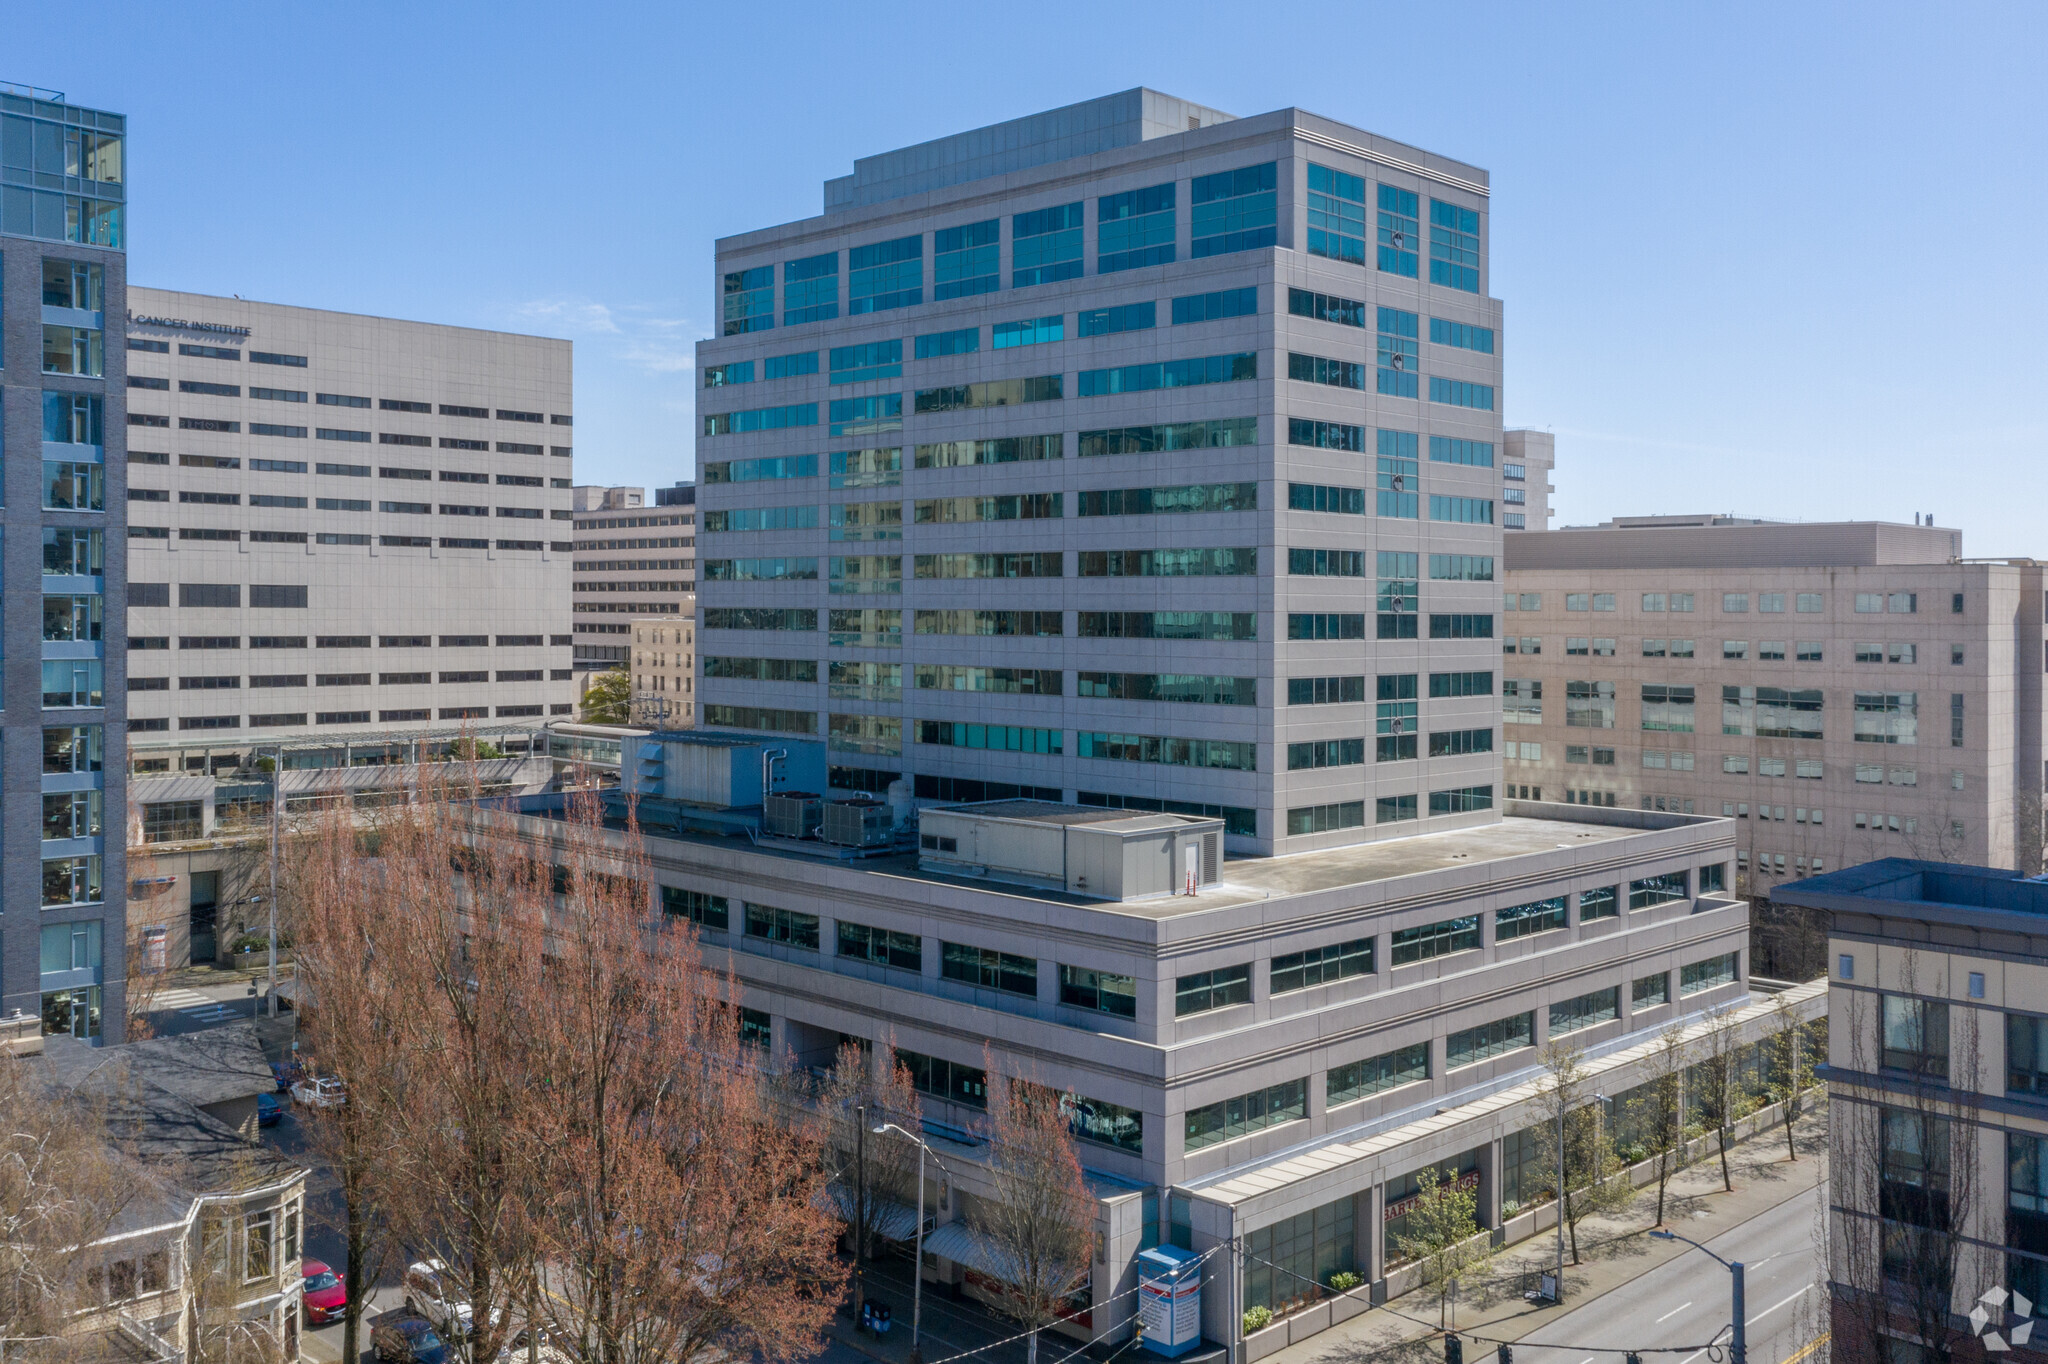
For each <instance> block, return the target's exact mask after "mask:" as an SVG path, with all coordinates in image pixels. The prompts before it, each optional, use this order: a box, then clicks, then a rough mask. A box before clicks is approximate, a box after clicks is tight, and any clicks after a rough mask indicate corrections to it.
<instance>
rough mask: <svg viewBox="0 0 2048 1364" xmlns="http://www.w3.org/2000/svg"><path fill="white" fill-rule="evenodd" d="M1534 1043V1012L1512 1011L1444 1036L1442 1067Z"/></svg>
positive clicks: (1433, 798) (1433, 795)
mask: <svg viewBox="0 0 2048 1364" xmlns="http://www.w3.org/2000/svg"><path fill="white" fill-rule="evenodd" d="M1439 794H1449V793H1445V792H1432V793H1431V794H1430V802H1431V805H1432V807H1434V804H1435V801H1436V797H1437V796H1438V795H1439ZM1481 808H1484V807H1481ZM1430 813H1431V814H1437V813H1439V811H1437V810H1436V809H1434V808H1432V809H1431V810H1430ZM1396 936H1398V935H1396ZM1473 937H1474V938H1477V937H1478V934H1477V933H1476V932H1475V933H1474V934H1473ZM1472 945H1473V946H1474V947H1477V946H1478V945H1479V944H1478V943H1477V942H1474V943H1473V944H1472ZM1535 1045H1536V1015H1535V1014H1534V1013H1525V1014H1516V1015H1515V1016H1514V1017H1513V1018H1503V1019H1501V1020H1499V1021H1498V1022H1494V1023H1484V1024H1481V1025H1480V1026H1479V1027H1476V1028H1466V1029H1464V1030H1463V1031H1461V1032H1454V1033H1452V1034H1450V1036H1448V1037H1446V1038H1445V1039H1444V1069H1445V1070H1456V1069H1457V1068H1458V1067H1459V1066H1469V1065H1472V1064H1474V1063H1475V1062H1479V1061H1484V1060H1486V1059H1488V1058H1489V1057H1494V1056H1499V1055H1501V1054H1503V1053H1505V1052H1510V1051H1519V1050H1520V1049H1521V1048H1523V1047H1533V1046H1535Z"/></svg>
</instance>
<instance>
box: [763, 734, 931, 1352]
mask: <svg viewBox="0 0 2048 1364" xmlns="http://www.w3.org/2000/svg"><path fill="white" fill-rule="evenodd" d="M763 763H764V765H765V763H766V759H763ZM763 790H764V792H765V790H766V788H765V787H764V788H763ZM853 1116H854V1125H853V1181H854V1182H853V1310H854V1314H855V1320H854V1324H855V1325H856V1326H858V1325H859V1324H860V1322H859V1314H860V1311H861V1309H862V1308H863V1307H865V1306H866V1305H867V1300H868V1283H867V1270H866V1269H865V1268H864V1267H863V1266H862V1263H861V1260H862V1257H863V1256H864V1255H865V1254H866V1253H867V1230H868V1106H867V1105H866V1104H857V1105H855V1107H854V1110H853ZM918 1268H919V1270H920V1271H922V1269H923V1266H922V1265H920V1266H919V1267H918Z"/></svg>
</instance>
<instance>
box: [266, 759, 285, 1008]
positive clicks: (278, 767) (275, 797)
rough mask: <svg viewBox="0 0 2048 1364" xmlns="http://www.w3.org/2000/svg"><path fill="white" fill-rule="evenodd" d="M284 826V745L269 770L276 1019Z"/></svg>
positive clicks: (272, 972)
mask: <svg viewBox="0 0 2048 1364" xmlns="http://www.w3.org/2000/svg"><path fill="white" fill-rule="evenodd" d="M283 825H284V745H283V744H282V743H280V744H279V745H278V746H277V756H276V758H275V759H274V763H273V766H272V767H271V769H270V1000H269V1008H268V1013H269V1015H270V1017H272V1018H276V1017H277V845H278V832H279V830H280V829H282V828H283Z"/></svg>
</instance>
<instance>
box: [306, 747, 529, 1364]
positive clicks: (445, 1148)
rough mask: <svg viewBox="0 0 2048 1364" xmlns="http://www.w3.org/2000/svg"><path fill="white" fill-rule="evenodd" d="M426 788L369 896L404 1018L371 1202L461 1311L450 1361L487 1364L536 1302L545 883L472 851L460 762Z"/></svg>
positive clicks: (395, 828) (391, 830) (389, 841)
mask: <svg viewBox="0 0 2048 1364" xmlns="http://www.w3.org/2000/svg"><path fill="white" fill-rule="evenodd" d="M430 781H431V783H432V786H433V787H434V788H435V789H433V790H431V791H429V790H423V795H428V796H433V797H438V798H435V799H423V800H422V801H421V802H419V803H418V804H415V805H412V806H408V807H404V808H402V809H395V810H394V811H392V815H393V816H394V817H393V818H391V819H389V820H388V821H387V822H386V823H385V824H384V826H383V827H382V828H381V829H380V830H379V835H378V849H377V850H378V860H379V862H380V864H381V879H380V889H381V891H382V893H383V894H385V895H387V896H389V897H390V899H391V900H392V902H393V903H395V904H397V905H399V906H402V907H403V919H402V929H401V931H400V932H398V933H397V934H395V935H394V937H393V940H392V941H390V942H388V943H386V944H385V950H384V951H383V952H381V953H379V955H378V960H379V962H381V963H383V964H384V967H385V969H386V970H388V971H389V973H390V974H389V984H388V987H387V988H389V989H390V990H391V991H392V993H393V995H394V997H396V998H399V999H404V1000H406V1001H408V1002H409V1005H410V1008H411V1010H412V1015H411V1017H410V1019H409V1020H408V1024H407V1027H406V1030H405V1046H404V1051H403V1058H402V1062H401V1066H400V1070H399V1076H398V1080H397V1084H398V1086H399V1091H400V1092H399V1096H398V1100H397V1101H396V1102H394V1103H393V1104H392V1105H391V1106H390V1110H389V1120H388V1123H387V1130H386V1133H385V1151H386V1156H385V1162H384V1165H383V1167H382V1170H381V1173H380V1183H381V1186H382V1187H381V1188H380V1190H379V1195H378V1196H379V1205H380V1206H381V1207H382V1208H383V1209H384V1210H385V1212H386V1215H387V1216H388V1217H389V1218H390V1220H391V1223H392V1226H393V1228H394V1230H395V1231H396V1232H397V1233H398V1235H399V1238H400V1240H401V1241H402V1242H403V1243H404V1244H405V1245H406V1246H407V1247H408V1248H410V1249H411V1250H412V1251H413V1252H414V1253H416V1254H419V1255H422V1256H431V1257H434V1258H437V1259H439V1260H441V1261H442V1262H443V1263H444V1266H445V1269H444V1271H443V1273H442V1275H441V1278H442V1280H443V1285H444V1291H445V1292H447V1293H448V1294H449V1296H451V1297H454V1298H457V1299H459V1300H460V1301H462V1302H464V1303H466V1304H467V1305H468V1307H469V1310H470V1317H471V1329H470V1330H469V1331H467V1332H450V1333H449V1334H450V1336H451V1339H450V1340H449V1347H450V1350H451V1352H452V1353H453V1354H454V1355H455V1357H456V1358H458V1359H460V1360H463V1361H465V1364H490V1362H491V1361H493V1360H495V1359H496V1357H497V1354H498V1351H499V1348H500V1347H501V1346H502V1345H503V1344H504V1343H505V1340H506V1338H507V1329H508V1325H509V1320H510V1314H511V1312H512V1311H514V1310H516V1309H518V1308H519V1307H520V1306H522V1305H524V1304H526V1303H527V1302H529V1301H530V1300H531V1298H532V1296H533V1294H532V1283H533V1273H534V1267H535V1264H536V1258H537V1257H536V1246H535V1240H534V1226H533V1222H532V1216H531V1214H532V1200H533V1198H534V1196H535V1193H536V1191H537V1190H538V1188H539V1187H540V1181H539V1176H538V1169H539V1167H538V1164H537V1162H538V1160H539V1156H540V1152H539V1151H538V1149H537V1147H536V1141H535V1137H536V1131H537V1121H536V1110H538V1109H540V1108H544V1107H546V1106H547V1105H549V1104H551V1103H552V1102H553V1101H554V1100H553V1097H552V1096H550V1095H547V1094H544V1093H542V1092H540V1091H539V1090H537V1089H536V1087H535V1086H534V1084H533V1076H534V1074H535V1071H536V1066H535V1057H534V1043H535V1040H536V1036H535V1023H536V1009H537V1008H538V1007H541V1006H540V1003H539V1002H540V1001H541V1000H542V999H543V996H544V990H545V975H546V969H545V966H544V958H545V948H546V942H547V913H548V908H549V905H548V901H549V896H550V889H551V872H550V868H549V865H548V864H547V863H543V862H540V861H538V860H536V859H535V858H533V857H532V856H531V855H530V854H528V853H525V852H524V851H523V850H514V849H499V848H494V849H492V850H490V852H489V853H488V854H476V853H472V852H471V851H470V850H469V849H468V847H467V844H466V841H465V839H466V830H465V829H464V828H463V826H462V825H460V824H459V823H458V821H457V817H456V814H455V812H454V808H453V805H452V803H451V799H450V798H451V797H453V796H455V795H457V794H459V793H460V792H461V791H462V790H463V789H464V787H465V785H468V784H471V783H468V782H466V780H465V773H464V772H463V771H462V770H461V765H457V764H450V770H449V771H448V772H447V774H446V776H445V777H441V776H439V775H438V774H437V776H436V777H434V778H432V779H429V778H427V777H425V776H423V777H422V786H423V788H425V787H427V786H428V784H429V782H430ZM318 1007H319V1005H318V1003H317V1002H316V1004H315V1008H316V1009H317V1008H318Z"/></svg>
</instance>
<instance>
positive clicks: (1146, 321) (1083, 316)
mask: <svg viewBox="0 0 2048 1364" xmlns="http://www.w3.org/2000/svg"><path fill="white" fill-rule="evenodd" d="M1158 325H1159V305H1158V304H1156V303H1154V302H1152V301H1151V300H1149V299H1148V300H1146V301H1145V302H1143V303H1126V304H1123V305H1122V306H1121V307H1116V308H1095V309H1092V310H1090V311H1088V312H1084V313H1077V314H1075V316H1074V335H1076V336H1109V335H1111V334H1113V333H1115V332H1138V331H1147V330H1149V329H1151V328H1153V327H1156V326H1158Z"/></svg>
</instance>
